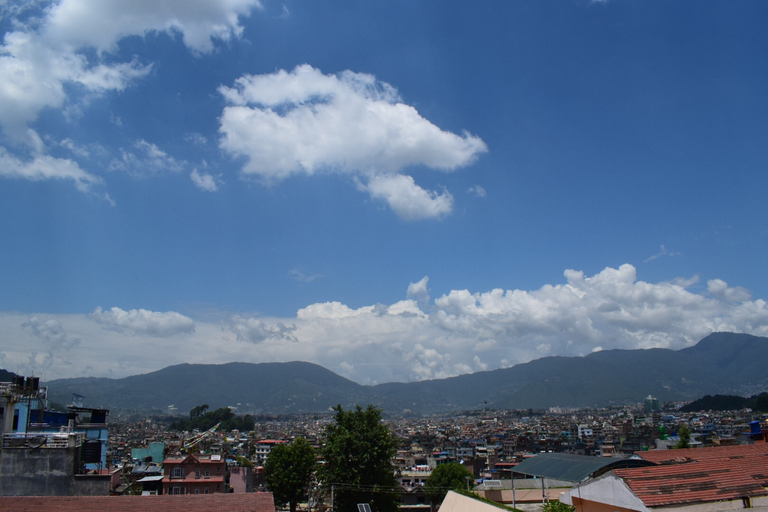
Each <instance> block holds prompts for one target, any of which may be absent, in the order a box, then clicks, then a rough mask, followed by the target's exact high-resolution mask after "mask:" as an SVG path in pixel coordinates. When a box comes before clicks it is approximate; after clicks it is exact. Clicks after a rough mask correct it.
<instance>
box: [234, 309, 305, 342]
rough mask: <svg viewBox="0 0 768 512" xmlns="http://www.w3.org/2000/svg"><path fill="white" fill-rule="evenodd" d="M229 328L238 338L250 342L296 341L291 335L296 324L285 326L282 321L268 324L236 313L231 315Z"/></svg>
mask: <svg viewBox="0 0 768 512" xmlns="http://www.w3.org/2000/svg"><path fill="white" fill-rule="evenodd" d="M229 328H230V329H231V330H232V332H234V333H235V335H236V336H237V339H238V340H241V341H249V342H251V343H261V342H262V341H264V340H267V339H274V340H278V341H293V342H295V341H297V340H296V337H295V336H294V335H293V333H294V331H296V326H295V325H289V326H287V325H285V324H283V323H282V322H277V323H275V324H274V325H268V324H267V323H265V322H264V321H263V320H260V319H257V318H245V317H241V316H237V315H236V316H234V317H232V322H231V325H230V326H229Z"/></svg>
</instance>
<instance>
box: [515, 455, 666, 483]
mask: <svg viewBox="0 0 768 512" xmlns="http://www.w3.org/2000/svg"><path fill="white" fill-rule="evenodd" d="M652 465H653V463H648V462H647V461H644V460H641V459H635V458H618V457H591V456H587V455H574V454H571V453H540V454H538V455H536V456H535V457H531V458H530V459H526V460H524V461H523V462H521V463H520V464H518V465H517V466H515V467H514V468H512V471H514V472H515V473H522V474H524V475H530V476H537V477H541V478H554V479H556V480H564V481H566V482H574V483H576V482H581V481H583V480H586V479H587V478H590V477H595V476H599V475H601V474H603V473H606V472H608V471H611V470H613V469H618V468H636V467H641V466H652Z"/></svg>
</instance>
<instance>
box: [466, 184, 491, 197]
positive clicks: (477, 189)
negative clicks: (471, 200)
mask: <svg viewBox="0 0 768 512" xmlns="http://www.w3.org/2000/svg"><path fill="white" fill-rule="evenodd" d="M467 192H468V193H470V194H473V195H474V196H476V197H485V196H486V195H488V193H487V192H486V191H485V189H484V188H483V187H481V186H480V185H475V186H474V187H469V189H468V190H467Z"/></svg>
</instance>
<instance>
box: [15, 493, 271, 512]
mask: <svg viewBox="0 0 768 512" xmlns="http://www.w3.org/2000/svg"><path fill="white" fill-rule="evenodd" d="M40 510H45V511H46V512H104V511H105V510H109V511H110V512H143V511H152V512H156V511H157V510H162V511H163V512H196V511H200V512H203V511H205V512H208V511H210V510H226V511H227V512H275V503H274V500H273V498H272V493H268V492H255V493H254V492H249V493H242V494H200V495H181V496H169V495H163V496H0V511H2V512H11V511H13V512H39V511H40Z"/></svg>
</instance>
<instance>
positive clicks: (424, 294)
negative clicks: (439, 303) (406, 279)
mask: <svg viewBox="0 0 768 512" xmlns="http://www.w3.org/2000/svg"><path fill="white" fill-rule="evenodd" d="M428 285H429V276H424V277H422V278H421V280H420V281H418V282H416V283H410V284H409V285H408V291H407V293H406V295H407V296H408V298H409V299H416V300H418V301H419V302H429V286H428Z"/></svg>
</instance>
